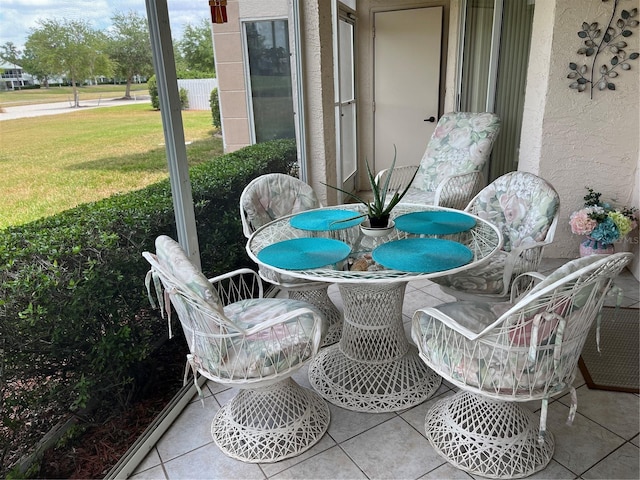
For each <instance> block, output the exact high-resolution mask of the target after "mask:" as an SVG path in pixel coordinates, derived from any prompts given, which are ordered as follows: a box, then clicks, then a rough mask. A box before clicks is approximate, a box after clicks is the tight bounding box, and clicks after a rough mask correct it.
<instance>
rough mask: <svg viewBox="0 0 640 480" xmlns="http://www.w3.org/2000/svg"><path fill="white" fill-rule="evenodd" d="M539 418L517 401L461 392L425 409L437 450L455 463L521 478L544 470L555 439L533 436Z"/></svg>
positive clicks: (488, 473)
mask: <svg viewBox="0 0 640 480" xmlns="http://www.w3.org/2000/svg"><path fill="white" fill-rule="evenodd" d="M535 423H536V419H535V418H534V417H533V415H532V414H531V413H530V412H528V411H527V410H526V409H524V408H521V407H520V406H518V405H516V404H513V403H505V402H497V401H492V400H489V399H486V398H483V397H481V396H479V395H474V394H472V393H469V392H464V391H462V392H459V393H457V394H456V395H454V396H453V397H451V398H445V399H443V400H440V401H438V402H436V403H435V404H434V405H433V407H431V409H430V410H429V412H428V413H427V417H426V420H425V431H426V433H427V439H428V440H429V442H430V443H431V444H432V445H437V447H436V450H437V452H438V453H439V454H440V455H441V456H443V457H444V458H445V459H447V461H449V463H451V464H452V465H453V466H455V467H457V468H459V469H461V470H466V471H467V472H472V473H480V474H481V475H482V476H483V477H488V478H521V477H526V476H529V475H531V474H533V473H535V472H537V471H539V470H542V469H543V468H544V467H545V466H546V465H547V464H548V463H549V461H550V460H551V457H552V456H553V450H554V447H555V441H554V439H553V435H550V434H549V435H547V436H546V438H545V440H544V442H543V443H542V444H540V443H538V441H537V437H536V436H535V435H533V436H532V435H530V431H531V428H532V425H533V428H534V430H535Z"/></svg>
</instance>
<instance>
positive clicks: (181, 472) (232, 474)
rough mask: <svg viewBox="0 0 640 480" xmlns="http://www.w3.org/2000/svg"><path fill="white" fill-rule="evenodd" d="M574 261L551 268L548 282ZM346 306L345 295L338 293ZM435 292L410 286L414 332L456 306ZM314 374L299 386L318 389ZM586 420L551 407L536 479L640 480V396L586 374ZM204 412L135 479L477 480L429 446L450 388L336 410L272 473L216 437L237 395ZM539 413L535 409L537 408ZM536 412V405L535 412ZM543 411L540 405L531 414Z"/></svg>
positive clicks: (220, 392)
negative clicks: (551, 448)
mask: <svg viewBox="0 0 640 480" xmlns="http://www.w3.org/2000/svg"><path fill="white" fill-rule="evenodd" d="M564 262H565V260H553V259H551V260H546V261H545V262H544V264H543V268H542V269H541V270H542V271H543V272H546V273H548V272H549V271H552V270H553V269H555V268H556V267H557V266H559V265H560V264H562V263H564ZM616 283H617V284H618V285H619V286H620V287H622V288H623V289H624V291H625V297H624V303H623V306H625V307H633V308H640V288H639V284H638V282H637V281H636V280H635V278H634V277H633V276H632V275H631V274H630V273H629V272H628V271H625V272H624V273H623V275H621V277H620V278H619V280H618V281H617V282H616ZM330 293H331V295H332V298H334V300H335V301H336V303H337V304H338V305H340V296H339V293H338V292H337V289H333V288H332V289H330ZM450 298H451V297H447V296H446V295H443V294H442V293H441V292H440V289H439V288H438V287H437V286H435V285H434V284H432V283H431V282H428V281H424V282H422V283H420V284H418V283H410V284H409V285H408V287H407V291H406V296H405V304H404V314H405V327H406V330H407V331H409V329H410V319H411V315H412V314H413V312H414V311H415V310H416V309H417V308H420V307H423V306H427V305H436V304H438V303H441V302H442V301H447V300H448V299H450ZM306 373H307V372H306V370H304V371H300V372H298V373H297V374H296V375H295V376H294V379H295V380H296V381H297V382H298V383H300V384H301V385H304V386H307V387H308V386H309V381H308V379H307V377H306ZM575 387H576V388H577V391H578V414H577V415H576V418H575V421H574V423H573V425H572V426H567V425H566V424H565V420H566V418H567V414H568V411H569V404H570V402H569V399H568V395H565V396H563V397H560V398H557V399H555V400H553V401H551V402H550V404H549V412H548V420H547V425H548V429H549V430H550V431H552V432H553V434H554V435H555V439H556V447H555V453H554V456H553V459H552V460H551V462H550V463H549V465H548V466H547V467H546V468H545V469H544V470H542V471H541V472H538V473H537V474H536V475H533V476H531V477H529V478H544V479H574V478H579V479H605V478H606V479H638V478H640V467H639V465H640V440H639V437H638V434H639V432H640V419H639V413H640V396H638V395H635V394H630V393H618V392H606V391H601V390H590V389H588V388H587V386H586V385H585V384H584V380H583V379H582V376H581V375H580V373H578V377H577V379H576V383H575ZM205 391H206V393H207V397H206V398H205V402H204V407H203V406H202V404H201V403H200V402H199V401H195V400H194V401H193V402H192V403H190V404H189V405H188V406H187V407H186V408H185V409H184V411H183V412H182V413H181V414H180V416H179V417H178V418H177V420H176V421H175V423H174V424H173V425H172V426H171V428H170V429H169V430H168V431H167V432H166V433H165V434H164V436H163V437H162V438H161V439H160V440H159V441H158V442H157V444H156V446H155V447H154V448H153V450H152V451H151V452H150V453H149V454H148V455H147V457H146V458H145V459H144V460H143V461H142V462H141V464H140V465H139V466H138V468H137V470H136V471H135V473H134V475H133V476H132V477H131V478H134V479H136V480H142V479H166V480H179V479H214V478H218V479H243V480H246V479H286V478H292V479H368V478H375V479H378V478H380V479H382V478H385V479H428V478H433V479H469V478H474V477H472V476H471V475H469V474H467V473H465V472H463V471H461V470H458V469H456V468H454V467H452V466H451V465H449V464H448V463H447V462H446V461H445V460H444V459H443V458H441V457H440V456H439V455H438V454H436V453H435V451H434V450H433V449H432V448H431V446H430V445H429V442H428V441H427V439H426V438H425V436H424V418H425V414H426V412H427V410H428V409H429V407H430V405H431V404H432V403H433V402H434V401H435V400H437V399H438V398H441V397H442V396H444V395H450V394H451V393H452V392H453V391H454V390H453V389H452V388H450V386H448V385H446V384H445V383H444V382H443V385H442V386H441V387H440V389H439V390H438V391H437V392H436V394H435V395H434V396H433V397H432V398H431V399H429V400H428V401H426V402H424V403H422V404H420V405H418V406H416V407H414V408H411V409H409V410H406V411H402V412H398V413H382V414H380V413H378V414H369V413H359V412H352V411H348V410H344V409H342V408H339V407H336V406H334V405H331V404H329V406H330V409H331V423H330V425H329V430H328V432H327V433H326V434H325V435H324V437H323V438H322V440H321V441H320V442H319V443H318V444H316V445H315V446H314V447H312V448H311V449H310V450H309V451H307V452H305V453H303V454H302V455H300V456H298V457H296V458H293V459H288V460H284V461H281V462H278V463H272V464H248V463H243V462H239V461H237V460H233V459H231V458H229V457H227V456H225V455H224V454H222V453H221V452H220V450H219V449H218V448H217V447H216V445H215V444H214V443H213V441H212V439H211V435H210V432H209V429H210V423H211V418H212V417H213V415H214V414H215V412H216V411H217V410H218V408H219V407H220V405H222V404H224V403H226V402H227V401H228V399H229V398H231V397H232V396H233V395H234V394H235V391H234V390H233V389H227V388H225V387H222V386H220V385H218V384H215V383H213V382H209V383H208V384H207V385H206V389H205ZM532 403H534V402H532ZM536 403H537V402H536ZM529 406H530V408H532V409H534V410H537V409H538V408H539V405H537V404H536V405H533V404H531V405H529Z"/></svg>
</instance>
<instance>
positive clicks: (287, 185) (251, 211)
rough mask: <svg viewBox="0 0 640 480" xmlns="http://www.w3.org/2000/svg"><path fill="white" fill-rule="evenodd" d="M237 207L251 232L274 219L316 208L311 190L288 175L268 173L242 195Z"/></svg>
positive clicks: (316, 203) (314, 195)
mask: <svg viewBox="0 0 640 480" xmlns="http://www.w3.org/2000/svg"><path fill="white" fill-rule="evenodd" d="M240 206H241V208H243V209H244V211H245V213H246V215H247V220H248V221H249V223H251V227H252V229H253V230H257V229H258V228H260V227H262V226H263V225H266V224H267V223H269V222H270V221H272V220H275V219H276V218H280V217H283V216H285V215H290V214H292V213H298V212H303V211H306V210H311V209H313V208H318V207H319V206H320V202H319V201H318V197H317V196H316V194H315V192H314V191H313V189H312V188H311V187H310V186H309V185H307V184H306V183H304V182H303V181H302V180H299V179H297V178H295V177H292V176H290V175H284V174H281V173H271V174H267V175H263V176H261V177H258V178H257V179H256V180H254V181H253V182H251V183H250V184H249V185H248V186H247V188H246V189H245V190H244V192H243V193H242V196H241V198H240Z"/></svg>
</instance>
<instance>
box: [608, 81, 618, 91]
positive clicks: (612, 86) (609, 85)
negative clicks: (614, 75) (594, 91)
mask: <svg viewBox="0 0 640 480" xmlns="http://www.w3.org/2000/svg"><path fill="white" fill-rule="evenodd" d="M607 88H608V89H609V90H615V89H616V86H615V85H614V84H613V83H611V82H609V83H607Z"/></svg>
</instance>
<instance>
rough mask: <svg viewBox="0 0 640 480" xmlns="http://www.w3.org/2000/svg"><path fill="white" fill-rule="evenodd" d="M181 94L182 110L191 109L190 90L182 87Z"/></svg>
mask: <svg viewBox="0 0 640 480" xmlns="http://www.w3.org/2000/svg"><path fill="white" fill-rule="evenodd" d="M179 95H180V110H188V109H189V92H188V91H187V89H186V88H184V87H182V88H180V90H179Z"/></svg>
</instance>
